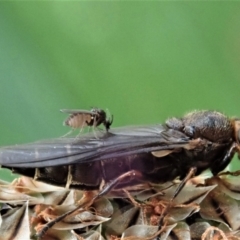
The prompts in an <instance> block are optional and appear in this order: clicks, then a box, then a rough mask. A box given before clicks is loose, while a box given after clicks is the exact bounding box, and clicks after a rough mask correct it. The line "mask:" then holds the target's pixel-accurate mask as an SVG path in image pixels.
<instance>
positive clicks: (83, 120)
mask: <svg viewBox="0 0 240 240" xmlns="http://www.w3.org/2000/svg"><path fill="white" fill-rule="evenodd" d="M91 121H92V116H91V115H89V114H81V113H75V114H72V115H70V116H69V117H68V118H67V119H66V120H65V121H64V123H63V124H64V125H66V126H70V127H72V128H83V127H86V126H88V125H89V123H90V122H91Z"/></svg>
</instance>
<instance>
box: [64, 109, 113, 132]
mask: <svg viewBox="0 0 240 240" xmlns="http://www.w3.org/2000/svg"><path fill="white" fill-rule="evenodd" d="M60 111H61V112H63V113H68V114H70V115H69V117H68V118H67V119H66V120H65V121H64V122H63V125H65V126H70V127H71V128H72V129H73V130H74V129H77V128H80V132H81V131H82V129H83V128H84V127H93V128H96V127H98V126H99V125H101V124H103V125H104V127H105V129H106V131H108V130H109V128H110V126H111V124H112V122H113V116H112V117H111V118H108V117H107V114H106V112H105V111H104V110H102V109H100V108H92V109H91V110H90V111H89V110H81V109H61V110H60ZM71 132H72V131H70V132H69V133H67V134H66V135H68V134H70V133H71ZM66 135H65V136H66Z"/></svg>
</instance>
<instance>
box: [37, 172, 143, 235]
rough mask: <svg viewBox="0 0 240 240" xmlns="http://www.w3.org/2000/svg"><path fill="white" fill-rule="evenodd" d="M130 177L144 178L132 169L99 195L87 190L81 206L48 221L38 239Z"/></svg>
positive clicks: (108, 185)
mask: <svg viewBox="0 0 240 240" xmlns="http://www.w3.org/2000/svg"><path fill="white" fill-rule="evenodd" d="M129 177H130V178H133V179H134V178H142V174H141V173H140V172H138V171H135V170H132V171H129V172H126V173H124V174H122V175H120V176H119V177H117V178H115V179H114V180H113V181H111V182H110V183H107V184H105V185H104V186H103V188H102V190H101V191H100V192H99V193H98V194H97V195H96V194H93V192H86V193H85V195H84V196H83V197H82V199H81V200H80V202H79V203H78V204H79V206H77V207H76V208H74V209H73V210H71V211H68V212H66V213H64V214H62V215H61V216H59V217H57V218H55V219H54V220H52V221H50V222H48V223H47V224H46V225H45V226H44V227H43V228H42V230H41V231H40V232H39V233H38V234H37V237H38V239H41V238H42V237H43V236H44V235H45V233H46V232H47V231H48V229H49V228H51V227H52V226H53V225H55V224H56V223H58V222H60V221H62V220H63V219H64V218H65V217H67V216H70V215H71V214H74V213H75V212H76V211H78V210H79V209H81V208H82V209H83V210H85V209H86V208H88V207H89V206H91V205H92V204H93V203H94V201H95V200H96V199H98V198H100V197H101V196H103V195H105V194H107V193H108V192H109V191H111V190H112V189H113V188H114V187H116V186H117V184H118V183H119V182H121V181H122V180H124V179H125V178H129ZM89 194H90V196H89ZM91 194H92V195H91Z"/></svg>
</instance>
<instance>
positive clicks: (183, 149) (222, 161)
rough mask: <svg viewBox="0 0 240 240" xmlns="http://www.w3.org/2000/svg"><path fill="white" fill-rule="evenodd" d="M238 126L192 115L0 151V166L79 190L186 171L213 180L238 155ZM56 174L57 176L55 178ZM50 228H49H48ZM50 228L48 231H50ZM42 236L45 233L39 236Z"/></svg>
mask: <svg viewBox="0 0 240 240" xmlns="http://www.w3.org/2000/svg"><path fill="white" fill-rule="evenodd" d="M239 142H240V120H239V119H230V118H228V117H226V116H225V115H223V114H222V113H219V112H216V111H194V112H191V113H189V114H187V115H185V116H184V117H183V118H170V119H168V120H167V121H166V122H165V124H163V125H160V124H159V125H150V126H143V127H124V128H117V129H112V130H111V131H108V132H97V138H96V136H95V134H91V133H88V134H86V135H81V136H79V137H78V138H77V139H76V138H75V139H74V141H73V138H59V139H52V140H46V141H40V142H35V143H30V144H24V145H15V146H9V147H2V148H0V164H1V165H2V167H5V168H9V169H11V170H12V171H13V172H16V173H20V174H23V175H26V176H29V177H32V178H34V179H35V180H39V181H43V182H47V183H50V184H54V185H57V186H63V187H67V188H75V189H81V190H96V189H100V187H101V186H102V183H105V186H106V187H105V188H103V190H102V191H101V192H100V195H103V194H105V193H106V192H107V191H109V190H110V189H112V188H123V187H126V186H131V185H134V184H137V183H140V182H151V183H163V182H166V181H171V180H174V179H175V178H176V177H180V179H183V178H184V177H186V175H187V174H188V173H189V172H190V170H191V169H193V168H194V169H195V170H196V174H200V173H201V172H202V171H204V170H205V169H210V170H211V172H212V173H213V174H214V175H216V174H217V173H219V172H220V171H222V170H223V169H224V168H225V167H226V166H227V165H228V164H229V163H230V161H231V159H232V158H233V155H234V154H235V153H236V152H237V153H238V155H239V153H240V143H239ZM60 173H61V174H60ZM53 224H54V223H53ZM53 224H52V225H53ZM44 231H46V229H45V230H44Z"/></svg>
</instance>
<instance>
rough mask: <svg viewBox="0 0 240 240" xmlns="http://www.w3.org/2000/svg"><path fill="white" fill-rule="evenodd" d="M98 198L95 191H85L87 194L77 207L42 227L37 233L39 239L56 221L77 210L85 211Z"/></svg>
mask: <svg viewBox="0 0 240 240" xmlns="http://www.w3.org/2000/svg"><path fill="white" fill-rule="evenodd" d="M97 198H98V195H96V194H94V193H93V192H85V194H84V195H83V197H82V198H81V200H80V201H79V203H78V204H79V205H78V206H77V207H76V208H74V209H73V210H70V211H68V212H66V213H64V214H62V215H61V216H59V217H57V218H55V219H54V220H52V221H50V222H48V223H47V224H46V225H45V226H44V227H43V228H42V229H41V231H40V232H39V233H37V234H36V237H37V239H41V238H43V237H44V235H45V233H46V232H47V231H48V229H50V228H51V227H53V226H54V225H55V224H56V223H58V222H60V221H62V220H63V219H64V218H65V217H67V216H70V215H71V214H73V213H75V212H76V211H78V210H79V209H81V208H82V209H83V211H84V210H85V209H86V208H87V207H89V206H91V205H92V204H93V202H94V201H95V200H96V199H97Z"/></svg>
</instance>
